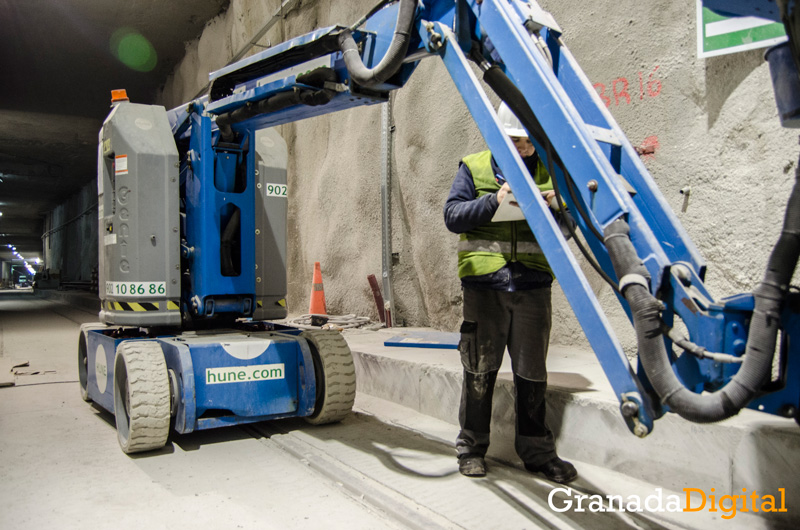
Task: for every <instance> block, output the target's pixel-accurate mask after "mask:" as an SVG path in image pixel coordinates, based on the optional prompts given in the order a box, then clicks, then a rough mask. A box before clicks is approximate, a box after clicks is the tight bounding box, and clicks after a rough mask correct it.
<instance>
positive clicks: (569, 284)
mask: <svg viewBox="0 0 800 530" xmlns="http://www.w3.org/2000/svg"><path fill="white" fill-rule="evenodd" d="M434 27H435V31H436V32H437V33H439V34H440V35H443V36H444V38H445V40H446V41H447V45H446V46H445V47H444V48H443V49H441V50H436V51H438V52H439V53H440V55H441V57H442V60H443V61H444V64H445V67H446V68H447V71H448V73H449V74H450V76H451V77H452V78H453V82H454V83H455V85H456V86H457V87H458V89H459V92H460V93H461V96H462V98H463V99H464V103H465V104H466V105H467V108H468V109H469V111H470V114H471V115H472V117H473V119H474V120H475V123H476V124H477V125H478V127H479V129H480V130H481V134H482V135H483V137H484V139H485V140H486V143H487V145H488V146H489V149H490V150H491V151H492V154H493V155H494V157H495V160H496V161H497V163H498V164H499V165H500V167H501V168H503V174H504V175H505V177H506V179H507V180H508V182H509V184H510V185H511V188H512V189H513V190H514V196H515V197H516V199H517V202H519V205H520V207H521V208H522V211H523V212H524V214H525V218H526V219H527V220H528V224H530V225H531V227H532V229H533V230H534V233H535V234H536V238H537V241H538V242H539V244H540V246H541V247H542V249H543V250H544V252H545V256H546V257H547V260H548V262H549V263H550V266H551V268H552V269H553V271H554V272H555V274H556V277H557V278H558V280H559V283H560V284H561V287H562V289H563V290H564V293H565V294H566V296H567V299H568V300H569V301H570V304H571V305H572V307H573V310H575V313H576V315H577V316H578V319H579V321H580V322H581V325H582V326H583V329H584V332H585V333H586V336H587V338H588V339H589V342H590V343H591V344H592V347H593V348H594V350H595V352H597V354H598V359H599V360H600V363H601V365H602V366H603V370H604V371H605V372H606V375H607V376H608V379H609V381H610V382H611V385H612V387H613V388H614V392H615V393H616V395H617V397H618V398H619V399H620V401H635V402H636V403H637V404H639V405H640V407H639V415H638V421H639V423H640V424H641V425H643V426H645V427H646V428H647V431H648V432H649V431H652V428H653V418H654V415H655V412H654V410H653V404H652V403H650V400H649V398H648V397H647V394H646V392H645V391H644V389H643V388H642V387H641V385H640V384H639V382H638V379H637V378H636V375H635V373H634V372H633V369H632V367H631V366H630V363H629V362H628V358H627V357H626V356H625V353H624V351H623V350H622V346H621V345H620V343H619V341H618V340H617V338H616V336H615V335H614V334H613V330H612V328H611V325H610V323H609V322H608V320H607V319H606V316H605V313H604V312H603V310H602V309H601V307H600V305H599V303H598V301H597V298H596V297H595V296H594V292H593V291H592V288H591V286H590V285H589V282H588V281H587V279H586V277H585V276H584V275H583V272H582V271H581V268H580V266H579V265H578V263H577V261H576V260H575V257H574V256H573V254H572V252H571V250H570V249H569V247H568V245H567V242H566V240H565V239H564V237H563V236H562V235H561V230H560V229H559V227H558V226H557V225H556V222H555V219H554V218H553V216H552V214H551V213H550V210H549V208H548V206H547V205H546V204H545V203H544V202H543V201H542V200H541V195H540V193H539V191H538V188H537V187H536V185H535V184H534V183H533V181H532V180H530V177H529V175H528V172H527V170H526V169H525V165H524V163H523V162H522V159H521V158H520V156H519V154H518V153H517V151H516V149H515V148H514V146H513V144H512V143H511V140H510V139H509V137H508V136H507V135H506V134H505V132H504V130H503V127H502V125H501V124H500V122H499V121H498V119H497V116H496V114H495V112H494V109H493V106H492V103H491V101H489V99H488V97H487V95H486V93H485V92H484V90H483V88H482V87H481V84H480V81H479V80H478V79H477V77H476V76H475V74H474V72H473V71H472V68H471V66H470V64H469V62H468V60H467V58H466V56H465V55H464V52H463V51H462V50H461V48H460V47H459V46H458V43H457V39H456V36H455V34H454V33H453V32H452V31H451V30H450V29H449V28H448V27H447V26H445V25H443V24H441V23H435V24H434ZM418 30H419V32H420V35H421V36H422V38H423V39H427V37H428V35H429V33H428V30H427V28H426V27H425V25H420V27H419V28H418ZM430 49H431V51H434V50H435V48H433V47H431V48H430ZM540 152H542V151H540Z"/></svg>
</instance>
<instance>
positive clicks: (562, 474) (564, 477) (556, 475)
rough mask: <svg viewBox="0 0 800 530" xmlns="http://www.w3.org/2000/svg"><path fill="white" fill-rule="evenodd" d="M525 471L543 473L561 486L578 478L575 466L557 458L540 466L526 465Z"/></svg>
mask: <svg viewBox="0 0 800 530" xmlns="http://www.w3.org/2000/svg"><path fill="white" fill-rule="evenodd" d="M525 469H527V470H528V471H530V472H531V473H541V474H542V475H544V476H545V478H546V479H547V480H552V481H553V482H558V483H559V484H566V483H568V482H572V481H573V480H575V479H576V478H578V470H577V469H575V466H573V465H572V464H570V463H569V462H567V461H566V460H561V459H560V458H558V457H557V456H556V457H554V458H551V459H550V460H548V461H547V462H545V463H544V464H541V465H539V466H534V465H532V464H525Z"/></svg>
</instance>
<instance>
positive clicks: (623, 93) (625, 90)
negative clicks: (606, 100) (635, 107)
mask: <svg viewBox="0 0 800 530" xmlns="http://www.w3.org/2000/svg"><path fill="white" fill-rule="evenodd" d="M617 83H622V90H621V91H619V92H617ZM611 88H612V90H613V91H614V104H615V105H616V106H617V107H619V98H621V97H624V98H625V103H627V104H628V105H630V104H631V95H630V94H628V79H627V78H625V77H618V78H616V79H614V83H613V84H612V85H611Z"/></svg>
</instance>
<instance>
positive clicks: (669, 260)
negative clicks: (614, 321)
mask: <svg viewBox="0 0 800 530" xmlns="http://www.w3.org/2000/svg"><path fill="white" fill-rule="evenodd" d="M383 4H386V5H385V6H384V7H383V8H382V9H377V10H375V11H374V12H373V13H371V16H369V17H368V18H367V19H366V21H365V23H364V24H363V25H362V26H358V27H351V28H347V27H343V26H335V27H331V28H324V29H320V30H317V31H315V32H313V33H310V34H307V35H304V36H302V37H298V38H296V39H292V40H290V41H287V42H285V43H283V44H281V45H279V46H275V47H273V48H271V49H269V50H266V51H264V52H261V53H259V54H257V55H254V56H252V57H250V58H248V59H245V60H242V61H239V62H237V63H235V64H233V65H231V66H229V67H226V68H224V69H222V70H219V71H217V72H214V73H212V74H211V76H210V77H211V80H212V86H211V90H210V95H209V96H208V97H204V98H201V99H200V100H197V101H194V102H192V103H190V104H188V105H185V106H183V107H180V108H178V109H175V110H173V111H172V112H171V113H170V119H171V122H172V124H173V133H174V134H175V136H176V139H177V141H178V144H179V146H183V147H182V151H181V152H182V153H185V159H186V160H188V161H190V163H189V164H188V165H187V166H186V167H185V171H184V172H183V173H185V174H186V176H187V178H188V177H191V178H194V179H200V180H203V179H215V178H217V177H215V176H214V174H215V172H216V171H225V170H224V168H223V167H221V166H219V165H217V164H214V163H213V160H214V159H215V157H218V156H219V153H220V152H221V151H225V152H227V153H228V156H232V155H231V153H233V154H234V155H235V154H236V153H243V152H244V151H246V146H247V144H248V142H249V141H251V140H252V134H253V132H254V131H256V130H258V129H261V128H265V127H271V126H274V125H278V124H281V123H286V122H290V121H297V120H300V119H303V118H307V117H311V116H317V115H321V114H326V113H329V112H334V111H338V110H343V109H347V108H351V107H354V106H359V105H372V104H375V103H381V102H384V101H386V100H387V94H388V92H390V91H391V90H395V89H398V88H400V87H402V86H403V84H404V83H405V82H406V81H407V79H408V78H409V76H410V75H412V73H413V71H414V69H415V67H416V65H417V63H418V62H419V61H420V60H421V59H423V58H425V57H431V56H438V57H440V58H441V59H442V61H443V63H444V65H445V67H446V68H447V71H448V72H449V74H450V76H451V77H452V78H453V81H454V82H455V85H456V87H457V88H458V90H459V92H460V93H461V96H462V98H463V99H464V102H465V103H466V105H467V108H468V109H469V111H470V113H471V114H472V116H473V118H474V119H475V122H476V123H477V125H478V127H479V129H480V131H481V133H482V135H483V137H484V139H485V140H486V143H487V145H488V147H489V149H490V150H491V151H492V153H493V155H494V157H495V159H496V160H497V162H498V164H499V165H500V167H501V168H502V169H503V173H504V175H505V176H506V178H507V180H508V182H509V184H510V185H511V187H512V189H513V190H514V194H515V197H516V198H517V200H518V202H519V204H520V207H521V208H522V210H523V212H524V214H525V217H526V219H527V221H528V223H529V224H530V226H531V228H532V229H533V230H534V232H535V234H536V237H537V240H538V242H539V244H540V246H541V247H542V249H543V251H544V253H545V256H546V257H547V259H548V261H549V262H550V264H551V266H552V269H553V270H554V271H555V273H556V276H557V278H558V280H559V283H560V285H561V287H562V289H563V290H564V293H565V295H566V297H567V299H568V301H569V303H570V305H571V306H572V308H573V310H574V312H575V314H576V316H577V318H578V320H579V322H580V323H581V326H582V327H583V329H584V332H585V333H586V336H587V338H588V340H589V342H590V344H591V345H592V348H593V349H594V351H595V352H596V354H597V357H598V359H599V361H600V363H601V365H602V367H603V369H604V370H605V372H606V375H607V376H608V379H609V381H610V382H611V385H612V387H613V388H614V391H615V393H616V394H617V397H618V398H619V400H620V403H621V410H622V414H623V417H624V418H625V421H626V422H627V423H628V426H629V428H630V429H631V430H632V431H633V432H634V433H635V434H636V435H638V436H645V435H647V434H648V433H649V432H651V431H652V429H653V421H654V419H655V418H657V417H659V416H660V415H662V414H663V413H664V412H665V411H666V410H667V409H668V408H670V409H672V410H674V411H676V412H678V413H679V414H681V415H682V416H684V417H687V418H689V419H691V420H693V421H701V422H702V421H717V420H720V419H723V418H725V417H728V416H730V415H732V414H735V413H736V412H738V410H739V409H740V408H741V407H742V406H744V405H745V404H746V403H747V402H748V401H750V400H751V399H752V398H753V397H754V396H755V394H756V392H758V391H759V390H760V389H761V386H762V384H763V383H764V373H765V370H766V373H767V374H768V372H769V370H768V369H769V368H770V367H771V366H772V355H773V352H774V349H775V347H774V345H775V335H776V334H777V321H776V320H775V319H774V318H772V317H773V316H774V314H775V313H776V312H777V311H780V308H781V302H780V301H778V302H776V303H773V302H770V305H769V307H768V308H767V309H766V312H767V313H768V315H769V316H768V317H765V318H762V319H761V321H763V320H765V319H766V320H769V321H770V322H769V326H768V327H769V329H762V328H761V327H759V333H758V337H757V338H756V339H751V341H752V340H755V341H756V342H757V344H755V345H754V347H753V346H751V345H750V344H749V343H748V342H747V340H748V325H749V324H750V322H751V320H752V321H759V318H761V317H759V316H758V313H759V310H758V309H757V310H756V316H754V315H753V298H752V297H751V296H749V295H744V296H741V297H736V298H734V299H731V300H723V301H721V302H715V301H714V300H713V298H712V296H711V295H710V293H709V292H708V291H707V290H706V288H705V286H704V285H703V281H702V280H703V277H704V275H705V268H706V265H705V262H704V261H703V259H702V257H701V256H700V254H699V252H698V250H697V249H696V247H695V246H694V244H693V243H692V242H691V240H690V239H689V237H688V235H687V234H686V232H685V231H684V229H683V228H682V227H681V225H680V223H679V222H678V220H677V218H676V216H675V215H674V214H673V212H672V211H671V210H670V208H669V206H668V204H667V203H666V201H665V200H664V198H663V197H662V196H661V193H660V192H659V190H658V187H657V186H656V184H655V183H654V181H653V179H652V177H651V176H650V175H649V173H648V172H647V170H646V168H645V167H644V165H643V164H642V163H641V161H640V160H639V157H638V155H637V153H636V151H635V150H634V148H633V147H632V146H631V144H630V142H629V141H628V140H627V138H626V137H625V135H624V133H623V132H622V130H621V129H620V127H619V126H618V125H617V124H616V122H615V121H614V119H613V117H612V116H611V114H610V112H609V111H608V110H607V109H606V108H605V106H604V104H603V102H602V101H601V100H600V98H599V96H598V95H597V93H596V92H595V90H594V88H593V87H592V85H591V83H590V82H589V80H588V79H587V78H586V76H585V74H584V73H583V72H582V71H581V69H580V67H579V66H578V64H577V62H576V61H575V59H574V58H573V56H572V55H571V54H570V53H569V50H568V49H567V48H566V46H565V45H564V44H563V42H562V41H561V39H560V33H561V30H560V28H559V27H558V24H557V23H556V22H555V20H553V18H552V16H550V15H549V14H548V13H546V12H544V11H543V10H542V9H541V8H540V7H539V6H538V4H536V2H525V1H522V0H482V1H481V0H458V1H457V2H452V1H445V0H426V1H425V2H424V6H423V5H421V3H420V5H418V4H417V2H416V0H400V2H399V3H390V2H384V3H383ZM470 61H472V62H475V63H477V64H478V65H479V67H480V70H481V71H482V72H483V80H484V81H486V82H487V83H488V84H489V86H490V87H492V89H493V90H494V91H495V92H496V93H497V94H498V95H499V96H500V97H501V99H503V100H504V101H506V102H507V103H508V104H509V106H510V107H511V108H512V110H514V112H515V113H516V114H517V116H518V117H519V118H520V120H521V121H522V122H523V124H524V125H525V126H526V128H527V129H528V131H529V133H530V135H531V139H532V141H533V143H534V145H535V147H536V149H537V151H538V152H539V153H540V154H541V156H542V159H543V161H545V163H546V164H547V165H548V166H549V168H550V173H551V175H553V180H554V186H555V189H556V192H557V193H558V194H559V196H560V198H561V200H563V201H564V202H566V204H567V205H568V206H569V207H570V209H571V210H572V211H573V212H577V213H578V214H579V215H577V221H578V226H579V227H580V229H581V231H582V233H583V235H584V238H585V240H586V242H587V243H588V245H589V247H590V249H591V254H592V255H593V256H590V255H589V253H588V251H587V252H586V255H587V259H589V260H590V262H591V263H595V262H596V263H595V267H596V269H597V270H598V272H600V273H601V274H602V275H604V276H605V277H606V278H607V280H608V281H609V282H610V283H611V284H612V286H613V287H614V289H615V290H616V291H617V293H618V295H619V299H620V302H621V303H622V305H623V307H624V308H625V310H626V312H627V313H628V316H629V317H630V318H631V320H632V321H633V323H634V325H635V328H636V330H637V335H638V336H639V348H640V352H639V353H640V362H641V363H642V364H644V368H645V371H646V374H645V373H644V372H642V371H641V370H640V371H639V373H637V371H636V370H634V369H633V367H632V366H631V365H630V363H629V362H628V358H627V357H626V355H625V353H624V352H623V350H622V347H621V345H620V343H619V341H618V339H617V338H616V335H615V334H614V331H613V329H612V328H611V326H610V324H609V322H608V320H607V319H606V317H605V314H604V313H603V310H602V308H601V307H600V305H599V303H598V301H597V299H596V297H595V296H594V293H593V291H592V289H591V288H590V286H589V283H588V281H587V279H586V278H585V276H584V275H583V273H582V271H581V269H580V266H579V264H578V262H577V260H576V259H575V257H574V256H573V254H572V252H571V250H570V247H569V246H568V245H567V242H566V241H565V239H564V237H563V236H562V234H561V232H560V230H559V228H558V226H557V225H556V224H555V222H554V220H553V218H552V216H551V215H550V213H549V211H548V210H547V206H546V205H545V204H544V203H543V201H541V200H540V199H539V192H538V189H537V188H536V185H535V184H534V182H533V179H532V178H531V176H530V175H529V174H528V173H527V170H526V169H525V166H524V164H523V162H522V160H521V159H520V157H519V155H518V154H517V152H516V150H515V149H514V147H513V145H512V143H511V142H510V140H509V138H508V137H507V136H506V135H505V134H504V132H503V129H502V127H501V125H500V123H499V121H498V119H497V116H496V114H495V112H494V110H493V108H492V105H491V103H490V100H489V98H488V97H487V95H486V93H485V92H484V91H483V89H482V86H481V83H480V81H479V79H478V78H477V77H476V75H475V73H474V71H473V69H472V66H471V65H470ZM212 118H215V121H213V122H212ZM201 162H202V163H201ZM187 182H188V180H187ZM248 200H249V199H248ZM228 222H233V221H231V220H230V219H229V220H228ZM236 222H237V223H238V224H241V226H242V231H243V232H245V231H246V230H247V226H249V224H248V223H250V222H251V221H250V220H249V219H248V218H247V216H246V215H244V213H243V214H242V219H240V220H237V221H236ZM238 224H237V226H238ZM245 246H246V245H245ZM185 248H186V249H187V250H186V252H188V251H189V249H191V248H193V245H192V242H191V241H188V242H187V243H186V245H185ZM781 260H784V261H786V260H785V258H781ZM790 260H791V258H789V261H790ZM243 261H245V262H246V259H243ZM794 262H796V256H795V257H794ZM794 262H793V263H791V267H790V268H789V267H788V266H786V267H784V268H789V270H790V274H789V276H790V277H791V270H793V269H794ZM200 272H201V271H200V270H196V271H193V274H194V275H197V274H199V273H200ZM211 272H213V271H211ZM206 273H209V271H203V274H206ZM247 281H249V280H247ZM247 281H245V282H244V283H243V284H242V285H241V286H240V285H231V289H232V290H233V293H232V294H239V295H241V296H243V297H246V296H247V286H246V285H245V284H246V283H247ZM770 282H772V280H770ZM229 283H230V281H229ZM765 283H767V282H765ZM787 283H788V281H787ZM770 289H773V288H772V287H769V286H768V287H767V290H770ZM206 294H207V293H203V292H194V291H190V292H188V293H185V294H184V302H185V303H188V301H191V300H194V299H195V298H197V299H198V300H200V303H199V304H198V306H199V307H200V308H201V309H202V307H203V304H202V300H203V299H204V296H206ZM784 294H785V287H780V286H779V287H777V288H775V289H774V290H773V291H770V292H769V293H766V297H767V298H776V297H777V298H779V299H781V300H782V296H783V295H784ZM758 303H759V302H758V301H757V302H756V306H757V307H758ZM233 305H234V306H236V304H233ZM237 307H240V306H237ZM762 312H763V311H762ZM675 315H677V316H678V317H679V318H680V319H681V320H682V321H683V322H684V323H685V325H686V327H687V329H688V331H689V335H690V340H684V339H682V338H679V337H678V336H677V335H675V334H674V333H672V334H671V335H669V336H665V335H662V332H664V331H665V330H666V329H668V328H669V327H670V326H669V324H671V323H672V321H673V319H674V317H675ZM761 321H759V322H761ZM762 323H763V322H762ZM759 326H761V324H759ZM770 335H771V338H770V337H769V336H770ZM673 339H675V340H677V341H678V342H679V343H680V345H681V347H683V348H684V349H685V350H686V351H688V352H693V353H694V354H698V355H700V356H702V355H704V353H703V352H704V351H705V352H709V351H710V352H715V353H719V354H720V355H716V356H715V357H714V359H701V358H699V357H698V356H696V355H690V354H688V353H684V354H683V355H680V356H679V357H677V358H676V357H675V356H674V355H671V354H670V353H669V352H670V351H671V348H672V341H673ZM745 344H747V345H748V346H747V348H745ZM745 352H747V355H744V354H745ZM709 355H711V354H709ZM743 355H744V358H745V362H744V367H743V368H742V369H741V370H740V372H741V373H742V374H745V376H744V377H740V376H736V378H735V380H734V383H733V385H731V386H725V387H724V388H723V389H722V390H720V391H719V392H720V393H719V394H717V395H716V397H710V398H708V397H705V396H703V397H701V396H699V395H698V394H696V392H700V391H702V390H717V389H719V388H721V387H723V386H724V385H725V383H726V382H727V380H728V379H730V377H731V376H732V375H733V374H734V373H735V372H736V367H737V366H738V364H736V363H738V362H740V361H741V358H742V356H743ZM711 356H713V355H711ZM794 357H795V360H794V363H795V365H796V363H797V359H796V355H795V356H794ZM731 360H734V361H736V363H734V364H725V365H724V366H723V365H722V364H721V363H720V362H719V361H731ZM795 365H793V366H795ZM732 367H733V368H732ZM640 368H641V367H640ZM793 369H794V370H796V367H795V368H793ZM796 384H797V381H794V385H793V386H792V387H791V388H790V389H789V390H788V392H789V394H788V395H784V397H783V398H781V399H779V400H777V401H775V402H774V403H772V404H770V405H769V406H768V407H767V410H768V411H771V412H778V409H779V407H780V406H782V405H780V404H785V403H790V404H792V405H794V406H795V407H797V404H798V395H797V394H798V391H797V388H796ZM734 387H735V388H734ZM731 389H733V390H731ZM712 402H713V404H711V405H709V403H712ZM762 405H763V404H762Z"/></svg>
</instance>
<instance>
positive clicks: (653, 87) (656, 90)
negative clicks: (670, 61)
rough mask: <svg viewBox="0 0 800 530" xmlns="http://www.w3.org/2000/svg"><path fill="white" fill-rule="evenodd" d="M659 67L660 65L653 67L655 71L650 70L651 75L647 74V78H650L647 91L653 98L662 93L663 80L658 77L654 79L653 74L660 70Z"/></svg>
mask: <svg viewBox="0 0 800 530" xmlns="http://www.w3.org/2000/svg"><path fill="white" fill-rule="evenodd" d="M658 68H659V67H658V66H656V67H655V68H653V71H652V72H650V75H649V76H647V79H649V81H648V82H647V93H648V94H649V95H650V97H651V98H654V97H656V96H657V95H659V94H660V93H661V81H660V80H658V79H653V74H655V73H656V70H658Z"/></svg>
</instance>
